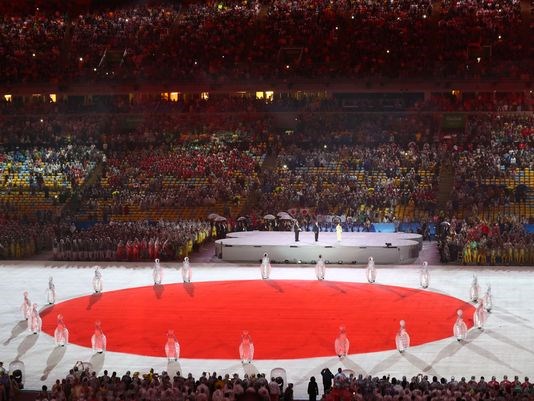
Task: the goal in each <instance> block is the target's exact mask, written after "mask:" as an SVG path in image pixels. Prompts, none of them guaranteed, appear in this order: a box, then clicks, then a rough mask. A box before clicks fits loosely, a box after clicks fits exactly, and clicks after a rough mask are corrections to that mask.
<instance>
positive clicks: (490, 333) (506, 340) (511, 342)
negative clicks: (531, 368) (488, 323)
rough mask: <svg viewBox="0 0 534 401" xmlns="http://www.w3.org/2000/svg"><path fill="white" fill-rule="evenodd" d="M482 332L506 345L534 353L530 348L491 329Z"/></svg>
mask: <svg viewBox="0 0 534 401" xmlns="http://www.w3.org/2000/svg"><path fill="white" fill-rule="evenodd" d="M484 334H486V335H488V336H490V337H491V338H494V339H495V340H497V341H500V342H502V343H503V344H506V345H511V346H512V347H515V348H517V349H520V350H521V351H525V352H528V353H529V354H532V355H534V352H533V351H532V350H531V349H528V348H527V347H525V346H523V345H521V344H519V343H517V342H515V341H514V340H512V339H511V338H509V337H506V336H503V335H502V334H501V333H499V332H497V331H493V330H484Z"/></svg>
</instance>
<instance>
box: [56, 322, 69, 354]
mask: <svg viewBox="0 0 534 401" xmlns="http://www.w3.org/2000/svg"><path fill="white" fill-rule="evenodd" d="M54 340H55V342H56V347H64V346H65V345H67V344H68V343H69V330H68V329H67V326H65V322H64V321H63V315H62V314H59V315H57V326H56V330H54Z"/></svg>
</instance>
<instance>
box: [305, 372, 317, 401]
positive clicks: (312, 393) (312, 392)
mask: <svg viewBox="0 0 534 401" xmlns="http://www.w3.org/2000/svg"><path fill="white" fill-rule="evenodd" d="M318 395H319V387H318V386H317V382H316V381H315V377H313V376H312V377H310V382H309V383H308V400H309V401H317V396H318Z"/></svg>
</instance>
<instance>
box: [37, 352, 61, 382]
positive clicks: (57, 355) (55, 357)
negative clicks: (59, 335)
mask: <svg viewBox="0 0 534 401" xmlns="http://www.w3.org/2000/svg"><path fill="white" fill-rule="evenodd" d="M66 349H67V347H55V348H54V349H53V350H52V352H51V353H50V355H49V356H48V359H47V360H46V368H45V370H44V371H43V375H42V376H41V381H45V380H46V379H48V375H49V374H50V372H51V371H52V370H54V368H55V367H56V366H57V364H58V363H59V362H60V361H61V360H62V359H63V356H65V351H66Z"/></svg>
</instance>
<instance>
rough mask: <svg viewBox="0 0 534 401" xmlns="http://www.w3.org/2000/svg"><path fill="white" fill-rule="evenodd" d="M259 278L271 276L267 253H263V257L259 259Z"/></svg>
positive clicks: (265, 278)
mask: <svg viewBox="0 0 534 401" xmlns="http://www.w3.org/2000/svg"><path fill="white" fill-rule="evenodd" d="M260 270H261V278H262V279H263V280H267V279H268V278H269V277H270V276H271V260H270V259H269V255H267V253H264V254H263V258H262V259H261V266H260Z"/></svg>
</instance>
